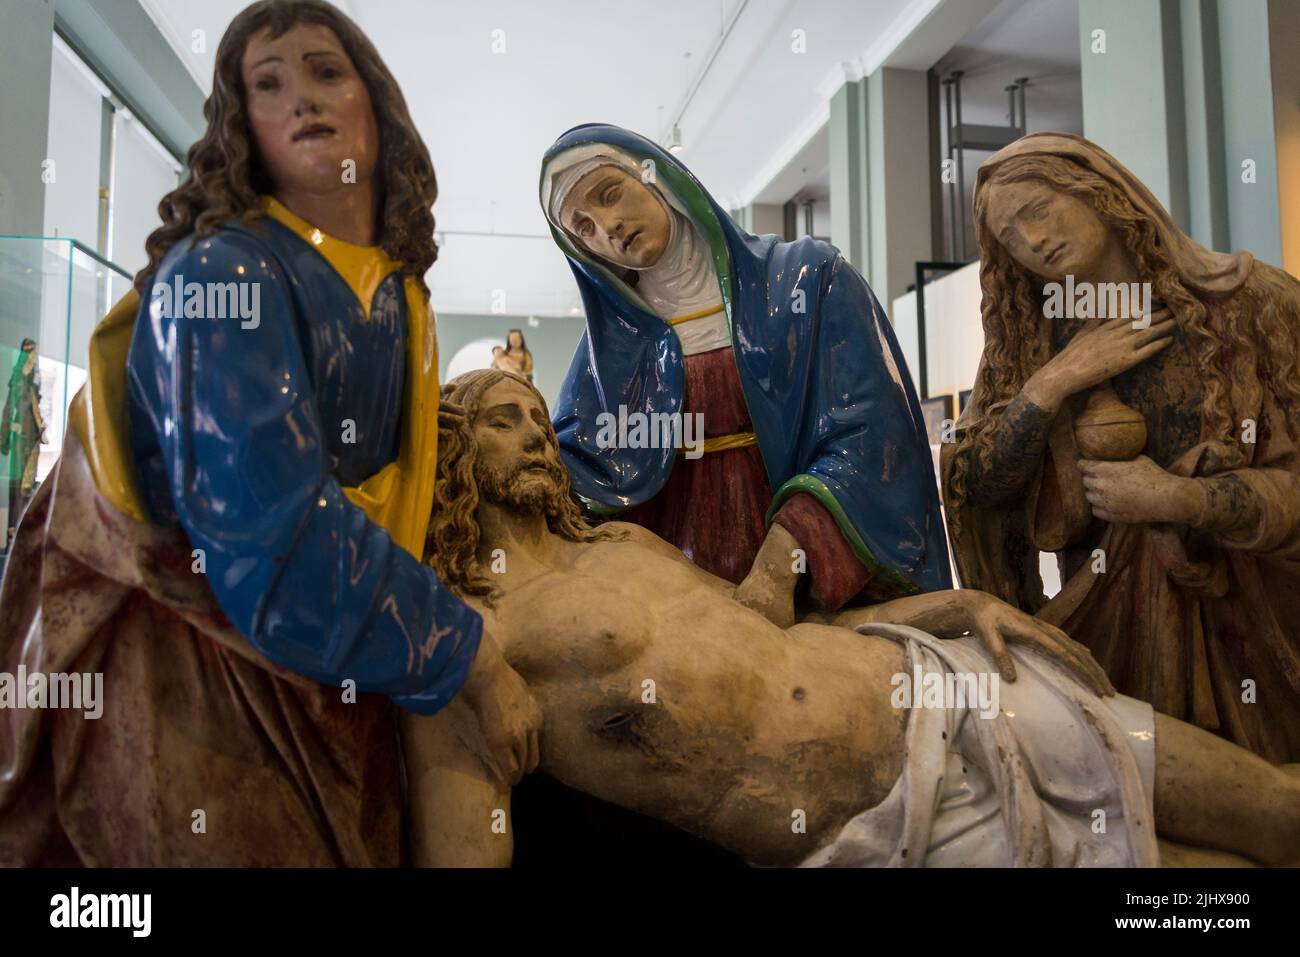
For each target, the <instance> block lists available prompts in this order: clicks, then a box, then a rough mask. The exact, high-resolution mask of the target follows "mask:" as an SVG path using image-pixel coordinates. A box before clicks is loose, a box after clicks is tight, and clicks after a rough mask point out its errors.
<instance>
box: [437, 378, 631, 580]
mask: <svg viewBox="0 0 1300 957" xmlns="http://www.w3.org/2000/svg"><path fill="white" fill-rule="evenodd" d="M506 379H511V380H513V381H515V382H518V383H519V384H520V385H522V386H524V387H526V388H527V389H528V390H529V391H530V392H532V393H533V394H534V395H535V396H537V399H538V401H539V402H541V404H542V408H543V409H544V408H546V401H545V400H544V399H543V398H542V394H541V393H540V392H538V391H537V389H536V387H535V386H534V385H533V384H532V383H531V382H529V381H528V380H527V379H526V378H524V377H523V376H521V375H517V374H516V373H514V372H506V371H504V370H501V369H475V370H473V371H471V372H466V373H465V374H464V375H459V376H457V377H456V378H454V379H452V380H451V381H450V382H448V383H447V384H446V385H444V386H443V387H442V398H443V399H444V400H445V401H446V402H448V403H453V404H454V405H455V406H457V407H459V408H460V409H461V410H463V412H464V415H463V416H461V415H458V414H452V413H450V412H448V411H442V410H440V412H439V416H438V471H437V480H436V486H435V488H436V489H437V491H436V493H435V497H434V506H433V517H432V520H431V521H430V522H429V535H428V539H427V541H426V544H425V562H426V564H428V565H430V566H432V568H433V569H434V571H436V572H437V573H438V577H439V578H440V579H441V580H442V582H443V583H444V584H446V585H447V586H449V587H450V588H451V589H452V590H453V591H455V592H456V593H457V594H458V595H480V596H484V597H485V598H486V600H487V604H488V605H489V606H491V605H492V604H493V600H494V598H495V597H496V594H497V588H496V586H495V585H494V584H493V583H492V579H491V578H490V577H489V576H488V575H487V574H486V572H485V570H484V568H483V565H482V563H481V562H480V561H479V558H478V547H479V526H478V520H477V518H476V516H475V513H476V512H477V511H478V505H479V490H478V481H477V479H476V477H475V474H474V466H475V463H476V462H477V460H478V445H477V443H476V442H475V440H474V421H475V419H476V418H477V417H478V413H479V407H480V406H481V405H482V402H483V396H484V395H486V394H487V392H488V390H489V389H491V388H492V387H493V386H494V385H496V384H498V383H499V382H503V381H505V380H506ZM546 436H547V442H549V443H550V446H551V449H552V451H554V452H556V453H557V455H558V453H559V448H560V442H559V439H557V438H556V436H555V429H554V428H552V426H551V424H550V420H549V419H548V420H547V423H546ZM552 476H553V477H554V478H555V479H556V480H557V483H558V484H559V486H560V491H559V494H557V495H555V496H554V497H553V498H552V499H551V501H550V502H549V503H548V504H547V506H546V524H547V527H548V528H550V530H551V531H552V532H553V533H555V534H556V535H559V536H560V537H561V538H565V539H568V540H569V541H571V542H595V541H617V540H619V539H622V538H625V537H626V535H625V533H623V532H620V531H618V530H616V529H613V528H608V527H604V528H601V527H592V526H591V525H590V524H588V522H587V521H586V519H584V518H583V516H582V509H581V507H580V506H579V505H578V502H577V500H576V499H575V498H574V496H573V493H572V490H571V488H570V486H569V473H568V470H567V469H565V468H564V466H562V465H560V466H558V467H556V468H555V469H554V470H553V471H552Z"/></svg>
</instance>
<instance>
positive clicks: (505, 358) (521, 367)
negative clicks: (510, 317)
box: [492, 329, 533, 382]
mask: <svg viewBox="0 0 1300 957" xmlns="http://www.w3.org/2000/svg"><path fill="white" fill-rule="evenodd" d="M492 368H493V369H500V370H501V371H502V372H514V373H516V374H517V375H521V376H523V377H524V378H525V379H527V380H528V381H529V382H532V381H533V354H532V353H531V352H529V351H528V346H527V345H526V344H525V343H524V334H523V332H522V331H521V330H519V329H511V330H510V332H509V333H507V335H506V344H505V347H504V348H503V347H501V346H493V347H492Z"/></svg>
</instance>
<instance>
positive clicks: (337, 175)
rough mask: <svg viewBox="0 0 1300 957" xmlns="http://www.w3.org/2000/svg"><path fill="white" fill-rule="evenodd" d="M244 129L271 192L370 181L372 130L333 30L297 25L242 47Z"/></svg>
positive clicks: (375, 153)
mask: <svg viewBox="0 0 1300 957" xmlns="http://www.w3.org/2000/svg"><path fill="white" fill-rule="evenodd" d="M241 72H242V74H243V79H244V90H245V94H244V95H245V108H246V110H247V113H248V125H249V128H250V129H251V130H252V131H253V137H254V139H256V141H257V149H258V153H259V154H260V155H261V157H262V161H263V162H264V163H265V164H266V168H267V172H268V173H269V174H270V176H271V179H272V181H273V182H274V183H275V185H276V188H277V189H285V188H289V189H298V190H304V191H307V192H328V191H330V190H333V189H336V188H337V187H338V186H339V184H340V183H341V182H344V180H343V172H344V165H343V164H344V162H345V161H347V160H351V161H352V162H353V163H355V164H356V165H355V173H356V179H355V180H353V182H363V181H365V180H367V179H369V178H370V177H372V176H373V175H374V171H375V167H376V165H377V163H378V160H379V127H378V124H377V123H376V121H375V111H374V109H373V107H372V105H371V102H370V92H369V90H367V89H366V84H365V81H364V80H362V78H361V75H360V74H359V73H358V72H357V68H356V66H355V65H354V64H353V63H352V60H351V58H349V57H348V55H347V52H346V51H345V50H344V49H343V44H341V43H340V42H339V39H338V37H336V36H335V35H334V31H333V30H330V29H329V28H328V27H324V26H320V25H317V24H299V25H298V26H295V27H292V28H290V29H289V30H288V31H286V32H285V33H284V34H283V35H282V36H279V37H276V38H275V39H274V40H272V39H270V31H269V30H263V31H262V32H261V33H259V34H258V35H256V36H254V37H252V38H251V39H250V40H249V41H248V46H247V47H245V48H244V57H243V62H242V65H241Z"/></svg>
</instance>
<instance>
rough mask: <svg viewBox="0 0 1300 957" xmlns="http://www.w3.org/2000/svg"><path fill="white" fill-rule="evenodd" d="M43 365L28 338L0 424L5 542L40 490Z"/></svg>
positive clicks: (6, 398)
mask: <svg viewBox="0 0 1300 957" xmlns="http://www.w3.org/2000/svg"><path fill="white" fill-rule="evenodd" d="M39 372H40V363H39V361H38V360H37V355H36V343H35V342H34V341H33V340H31V339H24V340H23V344H22V347H21V350H20V351H19V353H18V361H17V362H16V363H14V369H13V373H12V374H11V375H10V376H9V391H8V393H6V395H5V408H4V421H3V422H2V423H0V454H4V455H7V456H9V522H8V526H9V527H8V533H7V534H6V536H5V541H6V542H7V541H9V540H10V539H11V538H12V537H13V534H14V529H15V528H17V527H18V519H19V517H20V516H21V515H22V511H23V507H24V506H25V505H26V504H27V500H28V499H29V498H31V496H32V492H34V491H35V490H36V461H37V458H38V457H39V455H40V451H41V443H42V442H44V441H45V420H44V419H43V418H42V417H41V389H40V381H39Z"/></svg>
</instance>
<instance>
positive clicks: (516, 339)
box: [506, 332, 524, 349]
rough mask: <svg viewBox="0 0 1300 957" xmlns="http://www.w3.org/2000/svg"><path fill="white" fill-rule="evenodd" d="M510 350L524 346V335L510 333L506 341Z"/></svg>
mask: <svg viewBox="0 0 1300 957" xmlns="http://www.w3.org/2000/svg"><path fill="white" fill-rule="evenodd" d="M506 342H508V343H509V344H510V348H511V349H518V348H519V347H520V346H522V345H523V344H524V334H523V333H522V332H512V333H510V335H509V337H508V338H507V339H506Z"/></svg>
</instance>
